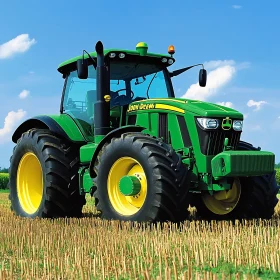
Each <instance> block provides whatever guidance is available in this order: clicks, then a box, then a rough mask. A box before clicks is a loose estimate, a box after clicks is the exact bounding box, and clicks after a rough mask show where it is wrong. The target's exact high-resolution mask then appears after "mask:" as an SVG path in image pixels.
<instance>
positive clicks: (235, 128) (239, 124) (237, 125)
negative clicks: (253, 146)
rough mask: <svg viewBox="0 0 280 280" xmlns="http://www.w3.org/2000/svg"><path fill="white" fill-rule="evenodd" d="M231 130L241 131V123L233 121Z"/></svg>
mask: <svg viewBox="0 0 280 280" xmlns="http://www.w3.org/2000/svg"><path fill="white" fill-rule="evenodd" d="M232 127H233V129H234V130H236V131H241V130H242V127H243V121H233V126H232Z"/></svg>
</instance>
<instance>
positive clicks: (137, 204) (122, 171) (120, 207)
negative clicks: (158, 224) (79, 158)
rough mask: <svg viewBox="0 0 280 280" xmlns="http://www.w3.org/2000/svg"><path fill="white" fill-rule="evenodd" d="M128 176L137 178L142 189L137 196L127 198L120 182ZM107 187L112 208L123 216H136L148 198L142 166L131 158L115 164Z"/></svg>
mask: <svg viewBox="0 0 280 280" xmlns="http://www.w3.org/2000/svg"><path fill="white" fill-rule="evenodd" d="M126 175H128V176H136V177H137V178H138V179H139V181H140V184H141V189H140V192H139V193H138V194H137V195H135V196H125V195H124V194H122V193H121V191H120V188H119V182H120V180H121V178H122V177H123V176H126ZM107 186H108V195H109V199H110V202H111V204H112V206H113V207H114V209H115V210H116V211H117V212H118V213H119V214H121V215H123V216H130V215H134V214H135V213H137V212H138V211H139V210H140V208H141V207H142V206H143V204H144V202H145V199H146V196H147V179H146V175H145V172H144V169H143V167H142V166H141V164H140V163H139V162H138V161H137V160H135V159H133V158H131V157H122V158H120V159H118V160H117V161H116V162H115V163H114V164H113V166H112V167H111V169H110V172H109V176H108V180H107Z"/></svg>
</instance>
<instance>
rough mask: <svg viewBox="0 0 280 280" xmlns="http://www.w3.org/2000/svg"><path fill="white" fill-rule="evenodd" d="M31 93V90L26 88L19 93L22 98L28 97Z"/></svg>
mask: <svg viewBox="0 0 280 280" xmlns="http://www.w3.org/2000/svg"><path fill="white" fill-rule="evenodd" d="M29 94H30V91H29V90H26V89H24V90H23V91H22V92H21V93H20V94H19V98H20V99H25V98H26V97H28V96H29Z"/></svg>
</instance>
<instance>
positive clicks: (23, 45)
mask: <svg viewBox="0 0 280 280" xmlns="http://www.w3.org/2000/svg"><path fill="white" fill-rule="evenodd" d="M35 43H36V41H35V39H30V38H29V35H28V34H21V35H19V36H17V37H16V38H14V39H12V40H10V41H8V42H6V43H4V44H2V45H0V59H5V58H9V57H12V56H14V55H15V54H17V53H24V52H26V51H28V50H29V49H30V47H31V46H32V45H34V44H35Z"/></svg>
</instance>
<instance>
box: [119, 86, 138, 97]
mask: <svg viewBox="0 0 280 280" xmlns="http://www.w3.org/2000/svg"><path fill="white" fill-rule="evenodd" d="M124 90H125V91H126V88H122V89H119V90H117V91H115V93H117V94H118V93H119V92H120V91H124ZM130 91H131V93H132V96H131V98H133V97H134V92H133V91H132V90H130Z"/></svg>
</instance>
